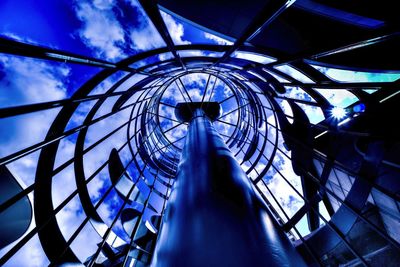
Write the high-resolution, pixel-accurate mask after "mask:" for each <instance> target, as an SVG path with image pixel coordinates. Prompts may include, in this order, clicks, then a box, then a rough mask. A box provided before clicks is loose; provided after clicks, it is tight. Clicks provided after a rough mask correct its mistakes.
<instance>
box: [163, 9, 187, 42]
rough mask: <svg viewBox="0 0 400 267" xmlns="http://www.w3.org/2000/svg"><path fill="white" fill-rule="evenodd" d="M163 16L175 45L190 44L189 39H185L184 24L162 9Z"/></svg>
mask: <svg viewBox="0 0 400 267" xmlns="http://www.w3.org/2000/svg"><path fill="white" fill-rule="evenodd" d="M161 16H162V17H163V19H164V22H165V25H166V26H167V29H168V30H169V34H170V35H171V38H172V40H173V41H174V44H175V45H181V44H190V42H189V41H187V40H183V36H184V33H185V30H184V28H183V25H182V24H180V23H178V22H177V21H176V20H175V19H174V18H173V17H172V16H171V15H169V14H167V13H165V12H162V11H161Z"/></svg>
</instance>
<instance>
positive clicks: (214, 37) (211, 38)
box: [204, 32, 233, 45]
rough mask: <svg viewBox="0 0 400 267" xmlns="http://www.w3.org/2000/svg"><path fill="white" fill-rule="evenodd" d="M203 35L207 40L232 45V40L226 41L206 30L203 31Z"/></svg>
mask: <svg viewBox="0 0 400 267" xmlns="http://www.w3.org/2000/svg"><path fill="white" fill-rule="evenodd" d="M204 37H205V38H207V39H209V40H212V41H214V42H215V43H216V44H219V45H232V44H233V42H231V41H228V40H226V39H224V38H221V37H218V36H216V35H214V34H211V33H208V32H204Z"/></svg>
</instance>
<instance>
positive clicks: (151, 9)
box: [139, 0, 186, 70]
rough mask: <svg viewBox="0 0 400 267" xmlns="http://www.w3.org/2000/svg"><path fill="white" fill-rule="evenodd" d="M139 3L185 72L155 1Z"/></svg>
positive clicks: (145, 0)
mask: <svg viewBox="0 0 400 267" xmlns="http://www.w3.org/2000/svg"><path fill="white" fill-rule="evenodd" d="M139 3H140V4H141V5H142V7H143V9H144V11H145V12H146V14H147V16H149V18H150V20H151V21H152V22H153V24H154V26H155V27H156V29H157V31H158V32H159V33H160V35H161V37H162V38H163V40H164V42H165V43H166V44H167V47H168V49H169V50H170V51H171V53H172V54H173V55H174V57H175V59H176V60H177V61H178V62H179V64H181V65H182V67H183V68H184V69H185V70H186V66H185V64H184V63H183V61H182V58H181V57H180V56H179V54H178V53H177V51H176V48H175V44H174V41H173V40H172V38H171V35H170V34H169V31H168V29H167V26H166V25H165V22H164V20H163V18H162V16H161V13H160V10H159V9H158V6H157V3H156V0H139Z"/></svg>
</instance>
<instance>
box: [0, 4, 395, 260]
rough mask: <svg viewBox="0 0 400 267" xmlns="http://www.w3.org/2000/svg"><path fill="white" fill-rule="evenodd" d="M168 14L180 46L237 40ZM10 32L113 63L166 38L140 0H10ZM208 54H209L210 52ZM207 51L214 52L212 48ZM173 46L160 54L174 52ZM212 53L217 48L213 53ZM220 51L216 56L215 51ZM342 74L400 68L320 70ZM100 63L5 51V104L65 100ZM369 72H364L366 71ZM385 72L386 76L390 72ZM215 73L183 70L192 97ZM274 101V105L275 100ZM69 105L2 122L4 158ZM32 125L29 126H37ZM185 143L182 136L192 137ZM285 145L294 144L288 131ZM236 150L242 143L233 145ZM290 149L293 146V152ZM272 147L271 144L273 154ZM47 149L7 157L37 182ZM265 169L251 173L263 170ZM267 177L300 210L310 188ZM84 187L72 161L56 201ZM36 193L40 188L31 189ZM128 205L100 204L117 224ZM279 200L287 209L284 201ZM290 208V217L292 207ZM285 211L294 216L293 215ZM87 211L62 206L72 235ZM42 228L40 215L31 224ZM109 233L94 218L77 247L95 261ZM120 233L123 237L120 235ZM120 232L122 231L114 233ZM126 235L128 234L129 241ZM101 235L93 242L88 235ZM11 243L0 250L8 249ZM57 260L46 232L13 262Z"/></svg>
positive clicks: (96, 159) (336, 99) (173, 96)
mask: <svg viewBox="0 0 400 267" xmlns="http://www.w3.org/2000/svg"><path fill="white" fill-rule="evenodd" d="M162 16H163V19H164V21H165V23H166V25H167V27H168V29H169V31H170V34H171V36H172V39H173V41H174V43H175V44H191V43H213V44H231V43H230V42H229V41H226V40H223V39H221V38H218V37H216V36H214V35H212V34H210V33H206V32H203V31H201V30H199V29H197V28H195V27H193V26H191V25H190V24H188V23H186V22H184V21H181V20H179V19H176V18H173V17H172V16H170V15H168V14H166V13H163V12H162ZM0 21H1V22H2V23H1V24H0V36H2V37H5V38H10V39H14V40H18V41H21V42H25V43H31V44H37V45H41V46H45V47H51V48H55V49H60V50H65V51H68V52H73V53H76V54H80V55H85V56H89V57H94V58H100V59H105V60H108V61H111V62H117V61H119V60H121V59H123V58H126V57H127V56H131V55H135V54H137V53H140V52H143V51H147V50H150V49H155V48H158V47H164V46H165V43H164V41H163V40H162V39H161V37H160V35H159V34H158V33H157V31H156V30H155V28H154V26H153V25H152V23H151V22H150V21H149V19H148V18H147V17H146V16H145V13H144V12H143V10H142V9H141V7H140V5H139V4H138V2H137V1H134V0H130V1H129V0H126V1H123V0H119V1H117V0H95V1H67V0H57V1H44V0H22V1H15V0H3V1H1V3H0ZM199 53H201V52H199V51H191V52H188V53H185V54H184V53H182V56H189V55H190V54H192V55H193V54H199ZM203 53H204V52H203ZM205 54H207V53H205ZM168 56H171V54H170V53H169V54H165V55H162V56H158V57H159V58H160V59H165V58H166V57H168ZM210 56H213V55H212V54H210ZM214 56H215V55H214ZM233 56H234V57H238V58H244V59H249V60H253V61H255V62H261V63H268V62H272V61H274V60H275V59H273V58H269V57H263V56H260V55H252V54H249V53H236V54H234V55H233ZM154 60H157V58H153V59H148V60H147V63H149V62H151V61H154ZM316 68H317V69H318V70H320V71H321V72H323V73H326V74H327V75H328V76H332V78H334V79H337V80H340V79H343V81H352V80H357V79H363V81H376V79H386V80H383V81H387V80H388V79H389V80H390V79H395V78H398V76H393V75H395V74H392V76H388V75H386V76H385V77H383V76H382V75H377V74H369V73H362V74H360V73H355V72H350V73H349V72H346V73H343V71H341V70H332V69H327V68H318V67H316ZM99 70H100V68H96V67H88V66H83V65H74V64H68V63H59V62H52V61H43V60H37V59H30V58H22V57H17V56H9V55H5V54H0V108H2V107H9V106H17V105H22V104H28V103H40V102H45V101H49V100H58V99H64V98H68V97H70V96H71V95H72V94H73V93H74V92H75V91H76V90H77V89H78V88H79V87H80V86H81V85H82V84H84V83H85V82H86V81H87V80H88V79H89V78H90V77H92V76H93V75H94V74H95V73H97V72H98V71H99ZM276 70H277V73H272V74H273V75H275V76H276V77H277V78H279V79H281V80H282V81H285V80H284V79H283V78H282V77H279V76H277V75H279V71H282V73H286V74H288V75H291V76H292V77H293V78H295V79H297V80H299V81H302V82H305V83H312V80H310V79H309V78H307V77H305V76H304V75H302V74H300V73H299V72H298V71H296V69H294V68H291V67H290V66H280V67H277V68H276ZM125 75H127V73H124V72H122V71H120V72H117V73H116V74H115V75H113V76H111V77H109V78H107V79H106V80H105V81H103V82H102V83H101V84H99V85H98V86H97V87H96V88H95V89H94V91H93V92H91V94H100V93H104V92H105V91H106V90H108V89H109V87H110V86H111V85H112V84H114V83H115V82H116V81H118V80H119V79H121V78H122V77H124V76H125ZM361 75H363V76H361ZM144 77H145V76H142V75H134V76H133V77H132V78H130V79H128V80H127V81H126V82H125V83H123V84H122V85H121V86H120V87H119V88H118V89H117V91H123V90H127V89H128V88H130V86H132V85H133V84H135V83H136V82H138V81H139V80H141V79H143V78H144ZM382 77H383V78H382ZM207 78H208V76H207V75H204V74H191V75H187V76H183V77H182V80H183V81H184V83H185V84H186V86H187V89H188V91H189V94H190V96H191V97H192V98H193V99H194V100H196V101H200V100H201V96H202V94H203V93H204V91H205V84H206V80H207ZM213 83H215V80H213V79H211V81H210V84H209V87H208V88H207V94H206V95H207V96H210V97H211V100H217V99H224V98H227V97H229V96H230V95H232V92H230V91H229V89H228V87H227V86H226V85H225V84H224V83H223V82H222V81H221V80H217V81H216V86H215V92H214V93H213V95H210V94H211V92H210V88H211V87H212V86H213ZM287 89H288V90H287V93H286V96H287V97H291V98H294V99H306V100H309V101H313V99H311V97H310V96H309V95H308V94H306V93H305V92H304V91H303V90H302V89H300V88H296V87H293V88H287ZM178 91H179V90H178V88H177V87H176V84H171V86H170V87H169V88H168V89H167V90H166V91H165V93H164V94H163V99H164V100H163V101H165V102H167V103H171V104H175V103H176V102H180V101H182V100H183V97H182V95H181V94H180V93H179V92H178ZM321 93H322V94H323V95H324V96H325V97H326V98H327V99H328V100H329V101H331V103H332V104H334V105H337V106H343V107H345V106H347V105H349V104H350V103H352V102H354V101H355V99H354V96H353V95H351V94H350V93H344V92H334V91H330V92H328V93H327V92H326V91H324V92H321ZM136 97H137V96H134V97H132V99H131V100H130V101H128V103H132V102H134V101H135V100H136ZM116 100H117V97H114V98H110V99H108V100H107V101H106V102H105V103H104V104H103V105H102V106H101V108H100V109H99V111H98V112H97V114H96V116H95V117H98V116H101V115H103V114H107V113H108V112H110V110H111V107H112V105H113V103H114V102H115V101H116ZM279 102H280V104H281V105H282V107H283V109H284V111H285V113H286V114H289V115H290V113H291V110H290V107H289V105H288V104H287V103H285V101H279ZM94 104H95V101H89V102H85V103H82V104H80V105H79V107H78V109H77V111H76V112H75V113H74V115H73V117H72V119H71V120H70V122H69V124H68V126H67V129H71V128H73V127H76V126H78V125H80V124H81V123H82V121H83V119H84V118H85V116H86V114H87V112H88V111H89V110H90V108H91V107H92V106H93V105H94ZM265 104H266V105H267V103H265ZM235 106H237V103H236V102H235V101H234V99H233V98H232V100H229V101H227V102H226V103H224V104H223V106H222V109H223V111H224V113H226V112H229V111H230V110H232V109H233V108H234V107H235ZM302 108H304V110H305V111H306V113H307V114H308V116H309V118H310V120H311V122H312V123H318V122H319V121H321V120H322V119H323V115H322V112H321V110H320V109H319V108H317V107H310V106H302ZM159 111H160V114H162V115H165V116H167V117H171V118H174V113H173V110H172V109H171V108H169V107H167V106H161V107H160V110H159ZM58 112H59V109H58V108H56V109H50V110H46V111H42V112H37V113H32V114H27V115H21V116H17V117H13V118H7V119H1V120H0V157H3V156H6V155H8V154H10V153H13V152H16V151H18V150H21V149H23V148H25V147H28V146H30V145H33V144H35V143H37V142H40V141H42V140H43V139H44V137H45V135H46V133H47V129H48V126H49V124H50V123H51V122H52V121H53V119H54V118H55V116H56V115H57V113H58ZM129 116H130V110H129V109H126V110H124V111H121V112H119V113H117V114H116V115H114V116H110V117H109V118H107V119H105V120H103V121H101V122H99V123H96V124H94V125H93V126H91V127H90V128H89V131H88V134H87V136H86V140H85V147H88V146H90V145H91V144H93V143H95V142H96V141H97V140H99V139H100V138H101V137H102V136H104V135H105V134H106V133H108V132H110V131H112V130H113V129H115V128H116V127H118V126H119V125H121V124H123V123H124V122H126V121H127V120H128V119H129ZM267 119H268V122H269V123H271V124H272V125H277V122H276V121H274V118H273V116H272V113H271V114H269V115H268V118H267ZM224 120H225V121H227V122H229V123H236V120H237V112H233V113H232V114H230V115H228V116H226V117H224ZM173 125H176V123H174V122H171V121H167V120H164V121H161V126H162V127H165V128H164V129H168V128H170V127H171V126H173ZM215 125H216V128H217V130H219V131H220V132H221V133H222V134H230V133H231V131H232V128H231V127H230V126H227V124H223V123H216V124H215ZM185 127H186V126H180V127H178V128H177V129H176V130H175V131H171V132H170V133H169V134H168V135H167V137H168V138H170V139H171V140H176V139H177V137H180V136H184V134H185V131H186V128H185ZM266 128H268V131H267V133H268V135H269V138H270V140H274V131H273V129H272V128H271V126H270V125H269V126H266V125H265V124H264V125H263V126H262V129H261V130H264V131H265V130H266ZM126 131H127V129H126V127H123V128H122V129H121V130H119V131H118V132H117V133H115V134H114V135H112V136H111V137H110V138H109V139H107V142H102V143H101V144H100V145H98V146H97V147H96V148H95V149H93V150H92V151H90V152H88V153H87V154H86V155H85V157H84V165H85V174H86V176H89V175H90V174H92V173H93V172H94V171H95V170H96V169H97V168H98V167H99V166H100V165H101V164H102V163H104V162H105V161H106V160H107V159H108V156H109V151H111V149H113V148H118V147H121V146H122V144H123V143H124V141H125V139H126ZM27 133H29V134H27ZM75 139H76V134H75V135H71V136H69V137H68V138H64V139H63V140H62V141H61V142H60V145H59V149H58V153H57V158H56V167H57V166H59V165H60V164H62V163H63V162H65V161H67V160H68V159H70V158H72V157H73V153H74V142H75ZM182 143H183V142H181V143H180V145H182ZM279 148H280V149H282V151H286V149H285V148H284V146H283V144H282V138H281V137H280V143H279ZM233 149H234V148H233ZM129 153H130V152H129V150H128V148H127V146H126V147H124V148H122V149H121V151H120V155H121V158H122V160H123V161H124V162H125V163H126V162H127V161H128V160H129V158H130V157H129ZM286 153H287V155H288V156H290V152H289V151H286ZM265 154H266V155H268V151H267V152H266V153H265ZM37 158H38V152H35V153H31V154H29V155H27V156H25V157H23V158H21V159H19V160H16V161H14V162H13V163H10V164H8V165H7V167H9V168H10V170H11V171H12V172H13V173H14V174H15V175H16V176H17V177H18V178H19V179H20V181H21V182H22V183H23V184H24V185H25V186H29V185H30V184H32V183H33V182H34V178H35V177H34V174H35V169H36V167H35V166H36V162H37ZM266 161H267V160H266V159H264V160H262V161H261V162H260V163H259V165H258V166H257V168H256V169H257V170H259V171H261V170H262V168H263V167H264V166H265V165H266ZM274 161H275V165H276V167H277V169H278V170H280V171H281V172H282V174H283V175H284V176H286V177H288V178H289V180H290V182H291V183H292V184H293V185H294V187H295V188H296V189H297V190H298V191H299V192H300V193H301V184H300V178H299V177H298V176H296V175H295V174H294V172H293V170H292V168H291V163H290V160H289V159H288V158H287V157H285V156H284V155H278V156H277V157H276V158H275V160H274ZM243 168H244V169H246V168H248V163H246V164H243ZM128 171H129V173H130V175H131V176H132V177H134V176H135V175H136V173H137V171H136V170H135V169H132V168H131V169H129V170H128ZM254 174H255V171H253V172H252V173H251V175H254ZM266 180H267V182H268V185H269V187H270V188H271V191H272V192H273V193H274V194H275V195H276V196H277V198H278V200H279V202H280V204H281V205H282V206H283V207H284V208H285V209H286V211H287V212H288V213H289V214H290V215H292V214H294V213H295V212H296V211H297V210H298V209H299V208H300V207H301V205H302V204H303V201H302V200H301V198H300V196H298V195H297V193H296V192H294V190H293V189H292V188H291V187H290V186H289V185H288V184H287V183H286V182H285V181H283V180H282V178H281V177H279V174H278V173H277V171H276V170H272V169H271V170H270V171H269V172H268V174H267V179H266ZM109 184H110V181H109V179H108V171H107V168H105V169H104V170H102V171H101V172H100V173H99V174H98V175H97V176H96V177H95V179H93V180H92V181H91V182H90V183H89V184H88V188H89V192H90V197H91V199H92V201H93V203H96V202H97V201H98V200H99V198H100V196H101V194H102V193H104V191H105V189H106V188H107V187H108V186H109ZM74 190H75V183H74V172H73V166H72V165H71V166H69V167H68V168H66V169H65V170H63V171H62V172H61V173H59V174H58V175H57V176H55V177H54V180H53V203H54V205H55V206H57V205H58V204H59V203H61V202H62V201H63V200H64V199H65V198H66V197H67V196H68V195H69V194H70V193H71V192H73V191H74ZM30 197H31V198H32V196H30ZM119 206H121V200H120V198H119V197H118V194H116V192H114V191H113V192H112V193H111V195H110V196H109V197H108V198H107V200H106V201H105V202H104V203H103V204H102V205H101V206H100V208H99V213H100V214H101V216H102V218H103V220H104V221H105V222H106V223H109V222H110V218H112V217H113V214H115V213H116V208H117V207H119ZM273 206H274V207H275V208H276V209H277V210H279V208H278V207H277V205H276V204H274V203H273ZM282 216H283V215H282ZM283 217H284V216H283ZM84 218H85V214H84V212H83V210H82V208H81V206H80V204H79V198H78V197H75V198H74V199H73V200H72V201H71V202H70V203H69V204H68V205H67V206H66V207H64V208H63V209H62V211H61V212H60V213H59V214H58V215H57V221H58V222H59V225H60V228H61V230H62V232H63V234H64V235H65V236H66V237H68V236H70V235H71V234H72V233H73V230H74V229H76V228H77V227H78V225H79V223H80V222H81V221H83V219H84ZM305 223H306V222H304V221H302V224H303V225H301V226H300V228H301V229H305V228H306V227H305ZM33 227H35V225H34V222H32V225H31V226H30V229H32V228H33ZM94 228H96V229H97V231H100V232H101V231H103V230H104V225H93V227H92V225H90V224H88V225H86V226H85V227H84V230H83V231H82V235H81V236H80V237H79V238H78V239H77V240H75V241H74V242H73V243H72V248H73V250H74V251H75V252H76V253H77V256H78V257H79V258H80V259H81V260H85V259H86V258H87V257H88V256H90V255H91V254H92V253H93V252H94V251H95V249H96V243H97V242H99V241H100V236H99V235H98V234H97V231H96V230H95V229H94ZM114 231H115V232H116V233H117V234H118V235H120V236H121V237H122V239H124V238H125V239H126V235H125V234H124V232H123V229H122V226H121V225H120V224H117V226H116V227H115V229H114ZM114 237H115V236H114ZM110 238H112V237H110ZM122 239H121V240H118V242H123V241H122ZM87 240H92V242H89V243H88V242H87ZM9 249H10V247H7V248H5V249H3V250H2V251H0V256H1V255H3V254H4V253H5V252H6V251H7V250H9ZM47 264H48V262H47V258H46V256H45V255H44V253H43V252H42V251H41V248H40V244H39V241H38V238H37V236H35V237H34V238H33V239H32V240H31V241H30V242H29V243H28V244H27V245H26V246H25V247H24V248H23V249H21V250H20V251H19V252H18V253H17V254H16V255H15V256H14V257H13V258H12V259H11V260H10V261H9V262H8V263H7V264H6V266H44V265H47Z"/></svg>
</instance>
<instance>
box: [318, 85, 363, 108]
mask: <svg viewBox="0 0 400 267" xmlns="http://www.w3.org/2000/svg"><path fill="white" fill-rule="evenodd" d="M315 90H316V91H318V93H320V94H321V95H322V96H323V97H325V98H326V99H327V100H328V101H329V103H331V105H333V106H336V107H340V108H346V107H348V106H349V105H351V104H353V103H355V102H357V101H358V98H357V97H356V96H355V95H353V94H352V93H350V92H349V91H347V90H345V89H329V90H328V89H315Z"/></svg>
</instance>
